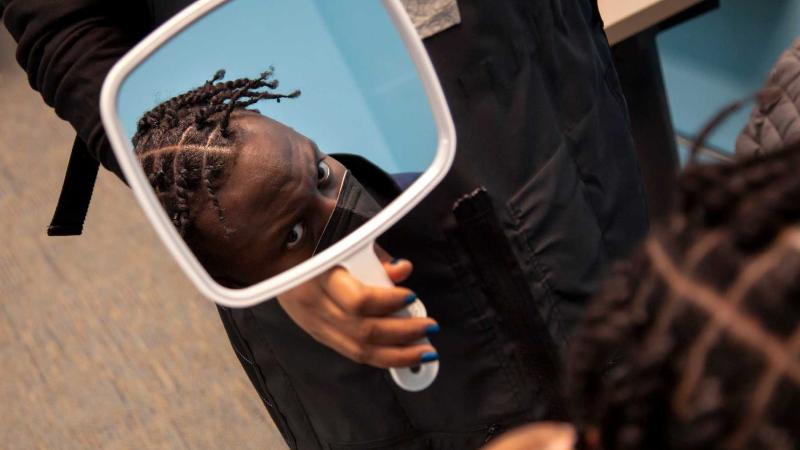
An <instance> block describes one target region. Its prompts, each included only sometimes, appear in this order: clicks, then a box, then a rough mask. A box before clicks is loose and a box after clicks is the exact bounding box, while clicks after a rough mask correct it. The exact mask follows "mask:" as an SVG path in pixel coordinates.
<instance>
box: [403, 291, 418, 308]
mask: <svg viewBox="0 0 800 450" xmlns="http://www.w3.org/2000/svg"><path fill="white" fill-rule="evenodd" d="M405 301H406V305H410V304H412V303H414V302H415V301H417V294H415V293H413V292H412V293H410V294H408V296H407V297H406V300H405Z"/></svg>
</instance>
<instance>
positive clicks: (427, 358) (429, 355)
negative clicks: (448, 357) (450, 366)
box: [419, 352, 439, 363]
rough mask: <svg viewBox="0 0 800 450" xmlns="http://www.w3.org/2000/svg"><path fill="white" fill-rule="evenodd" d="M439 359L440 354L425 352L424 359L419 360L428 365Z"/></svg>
mask: <svg viewBox="0 0 800 450" xmlns="http://www.w3.org/2000/svg"><path fill="white" fill-rule="evenodd" d="M437 359H439V354H438V353H436V352H425V353H423V354H422V357H421V358H420V359H419V362H421V363H428V362H431V361H436V360H437Z"/></svg>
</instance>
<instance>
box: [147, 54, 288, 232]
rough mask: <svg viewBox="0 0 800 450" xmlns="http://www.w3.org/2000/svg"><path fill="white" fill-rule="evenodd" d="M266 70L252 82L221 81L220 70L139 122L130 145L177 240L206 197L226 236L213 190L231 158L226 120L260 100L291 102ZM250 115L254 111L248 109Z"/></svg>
mask: <svg viewBox="0 0 800 450" xmlns="http://www.w3.org/2000/svg"><path fill="white" fill-rule="evenodd" d="M272 75H273V69H272V68H270V69H269V70H267V71H266V72H263V73H262V74H261V75H260V76H259V77H257V78H239V79H236V80H228V81H222V79H223V78H224V77H225V71H224V70H220V71H218V72H217V73H215V74H214V76H213V77H212V78H211V79H210V80H208V81H207V82H206V83H205V84H203V85H202V86H200V87H198V88H196V89H192V90H191V91H188V92H186V93H183V94H180V95H177V96H175V97H172V98H171V99H169V100H167V101H165V102H163V103H161V104H159V105H158V106H156V107H155V108H153V109H152V110H150V111H148V112H146V113H145V114H144V115H143V116H142V118H141V119H140V120H139V122H138V125H137V129H136V134H135V135H134V136H133V146H134V150H135V152H136V155H137V157H138V159H139V162H140V163H141V164H142V167H143V168H144V171H145V174H146V175H147V177H148V180H149V181H150V185H151V186H152V187H153V189H154V190H155V191H156V194H157V195H158V198H159V200H160V202H161V204H162V205H163V206H164V208H165V209H166V211H167V214H168V215H169V217H170V218H171V219H172V223H173V224H174V225H175V227H176V228H177V229H178V231H179V233H180V234H181V236H183V237H184V238H186V239H189V238H190V237H191V236H190V235H191V234H192V231H193V225H194V223H193V220H194V217H195V215H196V213H197V212H196V211H195V209H196V208H199V206H200V205H199V204H198V203H199V201H200V200H199V198H202V197H207V198H208V200H210V202H211V205H212V207H213V208H214V210H215V211H216V214H217V217H218V218H219V221H220V224H221V225H222V226H223V228H224V229H225V234H226V235H227V234H228V232H229V231H230V230H229V229H228V228H227V226H226V224H225V211H224V209H223V207H222V205H220V202H219V199H218V197H217V191H218V189H219V188H220V187H221V185H222V184H223V183H224V181H225V180H224V178H225V174H226V169H227V168H228V167H230V166H231V164H232V163H233V162H234V161H235V159H236V156H237V154H238V153H237V147H236V145H235V144H236V143H237V142H236V139H237V136H236V133H235V129H234V127H232V126H231V122H230V120H231V116H232V114H234V113H235V112H237V111H244V110H248V107H250V106H251V105H253V104H255V103H256V102H259V101H261V100H275V101H277V102H280V100H281V99H282V98H295V97H297V96H298V95H300V91H293V92H291V93H289V94H279V93H275V92H274V91H273V90H274V89H276V88H277V87H278V80H275V79H273V78H272ZM253 111H255V110H253Z"/></svg>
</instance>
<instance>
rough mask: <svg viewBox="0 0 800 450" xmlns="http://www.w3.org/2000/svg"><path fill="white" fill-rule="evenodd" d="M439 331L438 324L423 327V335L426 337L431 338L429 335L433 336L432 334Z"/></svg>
mask: <svg viewBox="0 0 800 450" xmlns="http://www.w3.org/2000/svg"><path fill="white" fill-rule="evenodd" d="M439 330H440V328H439V324H438V323H432V324H430V325H428V326H427V327H425V334H426V335H428V336H431V335H434V334H436V333H438V332H439Z"/></svg>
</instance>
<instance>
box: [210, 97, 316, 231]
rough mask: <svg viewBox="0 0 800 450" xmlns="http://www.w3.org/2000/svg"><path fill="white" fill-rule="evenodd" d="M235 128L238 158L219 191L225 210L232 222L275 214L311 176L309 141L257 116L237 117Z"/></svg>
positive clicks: (254, 114)
mask: <svg viewBox="0 0 800 450" xmlns="http://www.w3.org/2000/svg"><path fill="white" fill-rule="evenodd" d="M232 126H233V131H234V132H235V133H236V144H235V145H236V147H237V148H236V151H237V152H238V155H237V156H236V159H235V160H234V163H233V165H232V166H231V167H230V168H229V173H228V174H227V177H226V180H225V182H224V183H223V186H222V187H221V189H220V192H219V194H220V201H221V202H222V204H223V205H224V206H223V207H224V208H225V209H226V211H227V212H228V213H229V215H230V216H231V220H233V221H235V220H237V218H240V219H245V218H247V217H249V216H252V215H253V213H254V212H256V211H259V210H264V209H266V208H269V209H272V212H273V213H276V212H277V209H273V208H278V209H282V208H283V206H284V205H283V203H285V202H284V200H286V199H287V198H289V197H290V196H289V195H287V194H289V193H290V192H291V191H293V190H297V189H298V187H299V186H298V183H301V182H302V181H303V180H304V179H305V178H307V177H308V173H309V171H310V167H312V163H313V158H314V154H313V151H312V150H311V148H312V147H311V146H310V145H309V144H310V141H309V140H308V138H306V137H305V136H303V135H301V134H299V133H297V132H296V131H295V130H293V129H292V128H290V127H288V126H286V125H284V124H282V123H280V122H277V121H275V120H272V119H270V118H268V117H265V116H262V115H260V114H256V113H249V112H248V113H239V114H237V115H236V116H234V118H233V120H232ZM231 225H234V224H231ZM234 227H235V225H234Z"/></svg>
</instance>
